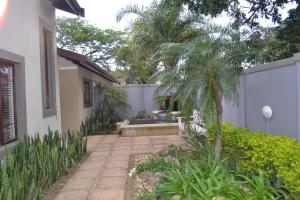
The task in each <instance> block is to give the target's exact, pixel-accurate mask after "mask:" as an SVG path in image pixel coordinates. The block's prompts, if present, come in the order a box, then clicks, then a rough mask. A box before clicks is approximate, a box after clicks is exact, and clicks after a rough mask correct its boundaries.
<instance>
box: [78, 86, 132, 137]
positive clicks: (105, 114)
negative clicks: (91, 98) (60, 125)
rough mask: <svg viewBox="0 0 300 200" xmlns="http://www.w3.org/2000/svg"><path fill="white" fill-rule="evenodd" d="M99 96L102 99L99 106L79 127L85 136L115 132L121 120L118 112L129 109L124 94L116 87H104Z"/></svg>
mask: <svg viewBox="0 0 300 200" xmlns="http://www.w3.org/2000/svg"><path fill="white" fill-rule="evenodd" d="M101 95H102V97H103V98H102V101H101V104H100V105H98V106H97V108H96V110H95V112H94V114H93V115H92V116H90V117H89V118H87V119H86V120H85V121H84V122H83V123H82V125H81V130H82V131H83V132H84V133H85V134H86V135H99V134H109V133H111V132H112V131H113V130H115V128H116V123H117V122H119V121H120V120H121V117H120V116H119V112H122V111H126V110H128V109H130V106H129V105H128V104H127V96H126V93H125V92H123V91H122V90H120V89H118V88H116V87H112V86H109V85H105V86H104V87H103V90H101Z"/></svg>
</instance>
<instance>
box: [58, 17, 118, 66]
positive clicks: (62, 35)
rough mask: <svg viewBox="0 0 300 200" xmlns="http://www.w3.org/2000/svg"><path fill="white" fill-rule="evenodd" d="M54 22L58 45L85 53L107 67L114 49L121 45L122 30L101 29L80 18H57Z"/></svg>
mask: <svg viewBox="0 0 300 200" xmlns="http://www.w3.org/2000/svg"><path fill="white" fill-rule="evenodd" d="M56 22H57V23H56V26H57V35H56V36H57V45H58V47H60V48H63V49H68V50H71V51H75V52H78V53H80V54H83V55H86V56H88V57H89V58H90V59H91V61H92V62H95V63H98V64H99V65H101V66H103V67H105V68H106V69H109V65H110V64H111V63H113V62H114V58H115V56H114V54H113V52H114V50H115V49H116V48H118V47H120V46H121V45H122V42H123V37H124V33H123V32H120V31H114V30H111V29H105V30H102V29H100V28H98V27H96V26H95V25H92V24H89V23H88V22H87V21H85V20H82V19H70V18H57V20H56Z"/></svg>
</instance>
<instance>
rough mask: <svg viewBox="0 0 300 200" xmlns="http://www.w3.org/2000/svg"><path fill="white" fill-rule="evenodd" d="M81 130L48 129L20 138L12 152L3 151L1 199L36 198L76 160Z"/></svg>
mask: <svg viewBox="0 0 300 200" xmlns="http://www.w3.org/2000/svg"><path fill="white" fill-rule="evenodd" d="M86 143H87V141H86V138H85V136H84V134H83V133H82V132H79V133H68V134H67V135H60V134H59V133H58V132H52V131H50V130H49V133H48V134H47V135H45V136H44V137H43V140H41V137H40V136H39V135H36V136H34V137H26V138H24V139H23V140H22V141H20V142H19V143H18V144H17V146H16V147H15V149H14V150H13V152H12V153H10V152H6V153H5V155H4V160H3V161H2V165H1V167H0V199H1V200H27V199H28V200H38V199H42V197H43V190H44V189H45V188H48V187H50V186H51V185H52V184H53V183H54V182H55V181H56V180H57V178H58V177H59V176H60V175H63V174H66V173H68V170H69V169H70V168H71V167H72V166H74V164H75V163H76V162H78V161H79V160H80V159H81V157H82V156H83V155H85V153H86Z"/></svg>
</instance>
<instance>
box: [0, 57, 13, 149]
mask: <svg viewBox="0 0 300 200" xmlns="http://www.w3.org/2000/svg"><path fill="white" fill-rule="evenodd" d="M14 82H15V81H14V68H13V66H12V65H10V64H7V63H3V62H0V142H1V145H3V144H7V143H9V142H11V141H13V140H15V139H16V138H17V135H16V120H15V91H14V90H15V89H14Z"/></svg>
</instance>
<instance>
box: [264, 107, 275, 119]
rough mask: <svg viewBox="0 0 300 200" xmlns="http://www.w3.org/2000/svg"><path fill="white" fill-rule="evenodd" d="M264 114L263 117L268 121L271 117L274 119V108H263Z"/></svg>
mask: <svg viewBox="0 0 300 200" xmlns="http://www.w3.org/2000/svg"><path fill="white" fill-rule="evenodd" d="M262 114H263V116H264V117H265V118H266V119H270V118H271V117H272V114H273V112H272V108H271V107H270V106H267V105H266V106H264V107H263V108H262Z"/></svg>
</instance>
